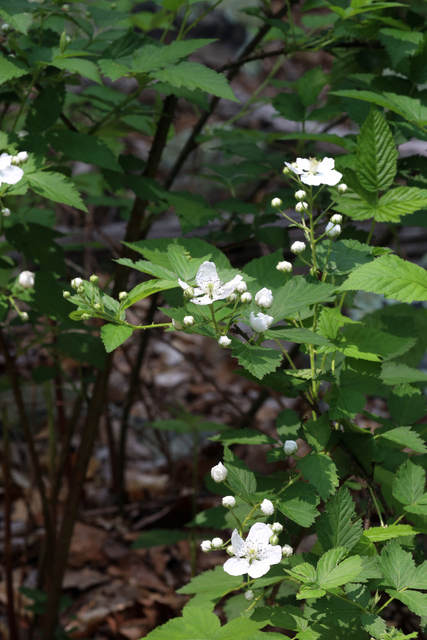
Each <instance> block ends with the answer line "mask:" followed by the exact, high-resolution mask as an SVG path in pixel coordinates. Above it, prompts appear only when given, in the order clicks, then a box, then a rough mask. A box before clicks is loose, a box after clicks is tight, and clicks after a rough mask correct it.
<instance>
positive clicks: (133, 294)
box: [122, 279, 178, 309]
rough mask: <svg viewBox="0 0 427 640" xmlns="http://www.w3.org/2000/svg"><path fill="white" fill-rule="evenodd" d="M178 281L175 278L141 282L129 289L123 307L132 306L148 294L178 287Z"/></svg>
mask: <svg viewBox="0 0 427 640" xmlns="http://www.w3.org/2000/svg"><path fill="white" fill-rule="evenodd" d="M177 285H178V283H177V282H175V281H173V280H158V279H156V280H148V281H147V282H141V283H140V284H137V285H136V287H134V288H133V289H131V291H129V293H128V296H127V298H126V300H125V301H124V303H123V304H122V309H128V308H129V307H130V306H132V305H133V304H135V303H136V302H139V301H140V300H144V299H145V298H148V296H151V295H153V294H154V293H159V292H160V291H167V290H168V289H176V287H177Z"/></svg>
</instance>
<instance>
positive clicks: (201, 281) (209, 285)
mask: <svg viewBox="0 0 427 640" xmlns="http://www.w3.org/2000/svg"><path fill="white" fill-rule="evenodd" d="M241 280H243V277H242V276H240V275H239V276H235V277H234V278H233V279H232V280H230V282H227V283H223V282H221V280H220V279H219V276H218V273H217V270H216V266H215V264H214V263H213V262H208V261H207V260H206V261H205V262H204V263H203V264H202V265H201V266H200V268H199V270H198V272H197V275H196V283H197V287H195V288H194V296H196V297H194V298H193V299H192V302H194V304H201V305H204V304H212V302H214V301H215V300H223V299H224V298H228V296H229V295H230V293H233V291H234V290H235V288H236V287H237V285H238V284H239V282H241ZM178 282H179V285H180V287H182V288H183V289H184V293H185V290H186V289H190V287H189V285H188V284H187V283H186V282H183V281H182V280H180V278H178Z"/></svg>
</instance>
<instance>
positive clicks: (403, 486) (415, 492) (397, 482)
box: [392, 460, 426, 509]
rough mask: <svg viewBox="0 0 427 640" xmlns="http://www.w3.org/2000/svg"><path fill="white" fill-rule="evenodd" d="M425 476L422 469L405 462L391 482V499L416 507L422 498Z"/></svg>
mask: <svg viewBox="0 0 427 640" xmlns="http://www.w3.org/2000/svg"><path fill="white" fill-rule="evenodd" d="M425 484H426V474H425V471H424V469H423V468H422V467H419V466H418V465H416V464H414V463H413V462H411V460H407V461H406V462H404V463H403V464H402V465H401V466H400V467H399V469H398V470H397V473H396V477H395V479H394V481H393V489H392V490H393V497H394V498H396V500H398V501H399V502H401V503H402V504H404V505H405V509H406V507H407V506H410V507H413V506H416V505H417V504H418V503H419V502H420V500H422V499H423V497H424V487H425Z"/></svg>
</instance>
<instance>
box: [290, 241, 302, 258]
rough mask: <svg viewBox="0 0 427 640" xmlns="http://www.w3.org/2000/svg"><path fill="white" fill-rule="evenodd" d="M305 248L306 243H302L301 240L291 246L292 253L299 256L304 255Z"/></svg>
mask: <svg viewBox="0 0 427 640" xmlns="http://www.w3.org/2000/svg"><path fill="white" fill-rule="evenodd" d="M305 246H306V245H305V242H300V241H299V240H297V241H296V242H294V243H293V245H292V246H291V251H292V253H296V254H297V255H298V254H299V253H302V252H303V251H305Z"/></svg>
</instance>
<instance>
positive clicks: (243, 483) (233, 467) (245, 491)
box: [224, 447, 257, 498]
mask: <svg viewBox="0 0 427 640" xmlns="http://www.w3.org/2000/svg"><path fill="white" fill-rule="evenodd" d="M224 464H225V467H226V468H227V471H228V475H227V482H228V484H229V485H230V487H231V488H232V489H233V491H235V492H236V493H237V494H238V495H240V496H244V497H246V498H249V497H250V496H251V495H252V494H254V493H255V492H256V487H257V483H256V479H255V474H254V473H252V471H250V470H249V469H248V467H247V465H246V464H245V463H244V462H243V460H241V459H240V458H238V457H237V456H236V455H234V453H233V452H232V451H231V450H230V449H229V448H228V447H225V448H224Z"/></svg>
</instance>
